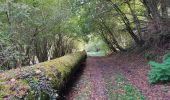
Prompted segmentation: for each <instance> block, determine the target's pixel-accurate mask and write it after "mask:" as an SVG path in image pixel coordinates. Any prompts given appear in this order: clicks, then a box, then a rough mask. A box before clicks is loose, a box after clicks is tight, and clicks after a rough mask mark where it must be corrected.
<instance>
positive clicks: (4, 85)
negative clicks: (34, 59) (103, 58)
mask: <svg viewBox="0 0 170 100" xmlns="http://www.w3.org/2000/svg"><path fill="white" fill-rule="evenodd" d="M85 59H86V52H77V53H74V54H70V55H66V56H63V57H60V58H57V59H54V60H50V61H46V62H43V63H39V64H36V65H33V66H28V67H23V68H17V69H12V70H9V71H6V72H4V73H0V100H3V99H8V100H14V99H15V100H16V99H23V98H24V99H26V100H35V99H36V100H38V99H41V100H46V99H45V98H57V96H58V94H57V93H58V92H59V91H60V90H61V89H62V88H63V87H64V85H65V84H66V83H67V81H68V80H69V77H70V76H71V74H73V73H74V72H75V71H76V69H77V68H78V66H79V65H80V64H81V62H83V61H85ZM79 67H80V66H79Z"/></svg>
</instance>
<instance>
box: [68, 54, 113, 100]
mask: <svg viewBox="0 0 170 100" xmlns="http://www.w3.org/2000/svg"><path fill="white" fill-rule="evenodd" d="M110 61H111V59H109V58H105V57H88V58H87V61H86V66H85V67H84V69H83V72H82V73H81V74H82V75H80V76H79V75H78V77H79V79H78V80H77V81H76V82H75V83H74V86H73V87H72V89H71V91H70V92H69V94H68V95H67V96H66V100H108V96H107V94H108V93H107V92H108V91H107V87H106V85H107V84H106V82H105V81H106V80H105V77H109V78H111V79H112V81H113V82H112V83H113V84H114V77H113V75H112V66H111V63H108V62H110Z"/></svg>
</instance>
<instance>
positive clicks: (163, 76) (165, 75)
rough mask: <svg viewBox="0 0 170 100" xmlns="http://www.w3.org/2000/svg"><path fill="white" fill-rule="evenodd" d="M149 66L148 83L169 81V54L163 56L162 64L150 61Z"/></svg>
mask: <svg viewBox="0 0 170 100" xmlns="http://www.w3.org/2000/svg"><path fill="white" fill-rule="evenodd" d="M149 65H150V66H151V70H150V71H149V74H148V79H149V82H150V83H157V82H160V81H163V82H168V81H170V52H169V53H167V54H165V55H164V57H163V63H157V62H154V61H150V62H149Z"/></svg>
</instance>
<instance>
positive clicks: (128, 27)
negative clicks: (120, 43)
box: [110, 1, 143, 46]
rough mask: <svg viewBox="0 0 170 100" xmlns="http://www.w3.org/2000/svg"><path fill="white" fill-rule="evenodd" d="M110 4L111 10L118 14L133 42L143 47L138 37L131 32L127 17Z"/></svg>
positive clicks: (114, 5)
mask: <svg viewBox="0 0 170 100" xmlns="http://www.w3.org/2000/svg"><path fill="white" fill-rule="evenodd" d="M110 3H111V4H112V6H113V8H114V9H115V10H116V11H117V13H118V14H119V16H120V18H121V19H122V21H123V23H124V24H125V26H126V30H127V31H128V33H129V34H130V36H131V37H132V38H133V40H134V41H135V42H136V44H137V45H139V46H142V45H143V41H141V40H140V39H139V38H138V36H137V35H136V34H135V33H134V32H133V30H132V28H131V25H130V22H129V19H128V18H127V16H126V15H125V13H123V12H122V11H121V9H120V8H119V7H118V6H117V5H116V4H114V3H113V2H112V1H110Z"/></svg>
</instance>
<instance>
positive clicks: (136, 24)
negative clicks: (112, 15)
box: [126, 0, 144, 42]
mask: <svg viewBox="0 0 170 100" xmlns="http://www.w3.org/2000/svg"><path fill="white" fill-rule="evenodd" d="M126 3H127V5H128V7H129V9H130V12H131V15H132V17H133V20H134V23H135V26H136V30H137V31H138V35H139V38H140V41H143V42H144V40H143V39H142V36H141V34H142V31H141V25H140V22H139V19H138V17H137V15H136V14H135V10H133V9H132V7H131V5H130V2H129V0H126Z"/></svg>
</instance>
